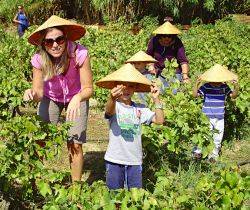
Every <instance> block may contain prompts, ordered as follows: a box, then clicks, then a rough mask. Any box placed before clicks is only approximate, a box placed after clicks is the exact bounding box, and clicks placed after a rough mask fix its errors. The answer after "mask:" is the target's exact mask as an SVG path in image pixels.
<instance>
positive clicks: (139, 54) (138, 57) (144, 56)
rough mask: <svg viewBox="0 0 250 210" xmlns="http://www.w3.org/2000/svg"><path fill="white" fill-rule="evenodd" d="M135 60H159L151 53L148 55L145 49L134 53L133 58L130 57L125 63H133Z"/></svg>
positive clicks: (150, 61) (152, 61)
mask: <svg viewBox="0 0 250 210" xmlns="http://www.w3.org/2000/svg"><path fill="white" fill-rule="evenodd" d="M133 62H149V63H155V62H157V60H155V59H154V58H153V57H152V56H151V55H148V54H147V53H145V52H143V51H139V52H137V53H136V54H134V55H133V56H132V57H131V58H129V59H128V60H127V61H126V62H125V63H133Z"/></svg>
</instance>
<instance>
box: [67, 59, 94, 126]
mask: <svg viewBox="0 0 250 210" xmlns="http://www.w3.org/2000/svg"><path fill="white" fill-rule="evenodd" d="M79 71H80V82H81V91H80V92H79V93H77V94H76V95H74V96H73V98H72V99H71V101H70V102H69V105H68V108H67V113H66V119H67V120H70V121H73V120H74V119H75V118H76V117H77V116H80V105H81V101H86V100H88V99H89V98H90V97H91V96H92V94H93V77H92V71H91V68H90V58H89V56H87V58H86V59H85V61H84V63H83V64H82V66H81V67H80V69H79Z"/></svg>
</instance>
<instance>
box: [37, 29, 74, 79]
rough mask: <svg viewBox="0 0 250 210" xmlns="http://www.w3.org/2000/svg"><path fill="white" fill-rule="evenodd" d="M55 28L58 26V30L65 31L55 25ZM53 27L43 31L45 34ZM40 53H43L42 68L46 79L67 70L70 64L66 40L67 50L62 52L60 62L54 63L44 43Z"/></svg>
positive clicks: (66, 47)
mask: <svg viewBox="0 0 250 210" xmlns="http://www.w3.org/2000/svg"><path fill="white" fill-rule="evenodd" d="M53 28H57V29H58V30H60V31H62V32H63V30H62V29H60V28H59V27H53ZM53 28H48V29H46V30H45V31H44V32H43V33H44V36H45V34H46V33H47V32H48V31H51V30H52V29H53ZM63 33H64V32H63ZM39 54H40V55H41V60H42V63H41V67H42V68H41V70H42V72H43V78H44V80H45V81H46V80H49V79H51V78H53V77H54V76H56V75H59V74H63V73H65V72H67V70H68V66H69V59H70V55H69V52H68V46H67V42H66V46H65V50H64V52H63V53H62V55H61V57H60V61H59V63H58V64H55V63H53V61H52V57H51V55H50V54H49V53H48V52H47V51H46V50H45V47H44V46H42V45H41V46H40V49H39Z"/></svg>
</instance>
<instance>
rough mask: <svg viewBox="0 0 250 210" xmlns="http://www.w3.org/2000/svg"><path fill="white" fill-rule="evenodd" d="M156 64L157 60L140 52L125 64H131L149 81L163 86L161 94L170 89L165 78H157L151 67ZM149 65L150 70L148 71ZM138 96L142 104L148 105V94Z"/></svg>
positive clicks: (138, 94)
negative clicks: (166, 88)
mask: <svg viewBox="0 0 250 210" xmlns="http://www.w3.org/2000/svg"><path fill="white" fill-rule="evenodd" d="M156 62H157V60H155V59H154V58H153V57H152V56H150V55H148V54H146V53H145V52H143V51H139V52H137V53H136V54H135V55H133V56H132V57H131V58H130V59H128V60H127V61H126V62H125V63H131V64H132V65H134V67H135V68H136V69H137V70H138V71H139V72H140V73H142V74H143V75H144V76H145V77H146V78H147V79H149V80H150V81H154V82H157V85H159V86H161V88H160V92H161V93H162V92H163V90H164V88H165V87H168V83H167V81H166V80H165V78H163V77H162V76H161V75H159V76H158V78H156V75H155V72H154V70H153V69H152V67H153V65H149V64H152V63H156ZM148 65H149V68H148V69H147V66H148ZM153 68H154V67H153ZM136 96H137V97H138V99H139V102H140V103H143V104H146V99H147V94H146V93H137V94H136Z"/></svg>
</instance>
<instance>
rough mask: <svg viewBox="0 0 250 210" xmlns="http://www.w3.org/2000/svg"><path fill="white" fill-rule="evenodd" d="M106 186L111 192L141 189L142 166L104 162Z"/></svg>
mask: <svg viewBox="0 0 250 210" xmlns="http://www.w3.org/2000/svg"><path fill="white" fill-rule="evenodd" d="M106 184H107V186H108V188H109V189H111V190H115V189H121V188H128V189H131V188H142V166H141V165H121V164H116V163H112V162H108V161H106Z"/></svg>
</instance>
